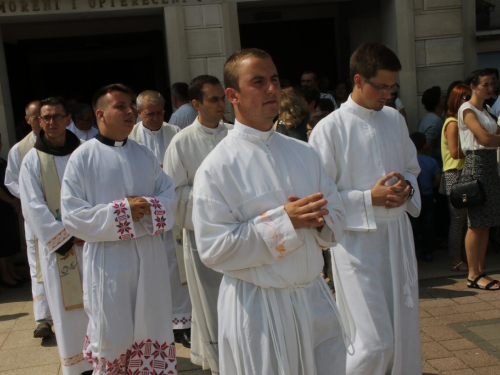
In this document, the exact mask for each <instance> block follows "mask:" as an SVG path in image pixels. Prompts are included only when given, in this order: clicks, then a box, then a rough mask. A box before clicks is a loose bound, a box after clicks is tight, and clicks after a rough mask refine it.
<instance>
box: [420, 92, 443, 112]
mask: <svg viewBox="0 0 500 375" xmlns="http://www.w3.org/2000/svg"><path fill="white" fill-rule="evenodd" d="M440 100H441V87H439V86H433V87H431V88H430V89H427V90H425V91H424V95H422V104H423V105H424V107H425V109H426V110H427V111H428V112H434V111H435V110H436V107H437V106H438V104H439V101H440Z"/></svg>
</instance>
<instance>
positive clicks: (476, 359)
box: [453, 348, 500, 368]
mask: <svg viewBox="0 0 500 375" xmlns="http://www.w3.org/2000/svg"><path fill="white" fill-rule="evenodd" d="M453 353H454V354H455V355H456V356H457V357H459V358H460V359H461V360H462V361H463V362H464V363H466V364H467V365H469V366H470V367H472V368H476V367H487V366H498V365H500V361H499V360H498V359H496V358H493V357H492V356H490V355H489V354H487V353H486V352H484V351H483V350H481V349H479V348H477V349H467V350H457V351H455V352H453Z"/></svg>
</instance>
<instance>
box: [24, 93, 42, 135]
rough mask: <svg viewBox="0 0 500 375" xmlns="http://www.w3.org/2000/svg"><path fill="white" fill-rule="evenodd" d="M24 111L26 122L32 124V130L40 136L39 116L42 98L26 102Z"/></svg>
mask: <svg viewBox="0 0 500 375" xmlns="http://www.w3.org/2000/svg"><path fill="white" fill-rule="evenodd" d="M24 111H25V116H24V119H25V120H26V123H27V124H28V125H29V126H31V130H33V133H35V135H36V136H37V137H38V134H39V133H40V119H39V118H38V116H40V100H33V101H31V102H29V103H28V104H26V107H25V108H24Z"/></svg>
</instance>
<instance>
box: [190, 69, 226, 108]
mask: <svg viewBox="0 0 500 375" xmlns="http://www.w3.org/2000/svg"><path fill="white" fill-rule="evenodd" d="M205 84H209V85H220V81H219V79H218V78H217V77H214V76H209V75H207V74H203V75H201V76H198V77H195V78H193V80H192V81H191V83H190V84H189V89H188V93H189V100H197V101H199V102H200V103H203V86H205Z"/></svg>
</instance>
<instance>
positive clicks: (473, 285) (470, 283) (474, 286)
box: [467, 273, 500, 291]
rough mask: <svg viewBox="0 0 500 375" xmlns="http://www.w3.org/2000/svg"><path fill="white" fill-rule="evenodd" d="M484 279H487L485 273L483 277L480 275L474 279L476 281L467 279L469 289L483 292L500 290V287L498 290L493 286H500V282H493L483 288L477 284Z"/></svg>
mask: <svg viewBox="0 0 500 375" xmlns="http://www.w3.org/2000/svg"><path fill="white" fill-rule="evenodd" d="M483 277H486V274H485V273H483V274H482V275H479V276H478V277H476V278H475V279H474V281H472V280H469V279H467V288H472V289H481V290H491V291H494V290H500V286H497V287H496V288H492V286H493V285H495V284H498V283H499V281H498V280H493V281H491V282H490V283H488V285H485V286H482V285H479V284H478V283H477V282H478V281H479V280H481V279H482V278H483Z"/></svg>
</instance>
